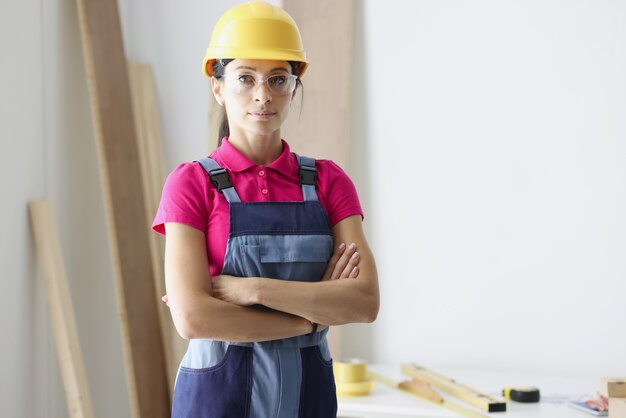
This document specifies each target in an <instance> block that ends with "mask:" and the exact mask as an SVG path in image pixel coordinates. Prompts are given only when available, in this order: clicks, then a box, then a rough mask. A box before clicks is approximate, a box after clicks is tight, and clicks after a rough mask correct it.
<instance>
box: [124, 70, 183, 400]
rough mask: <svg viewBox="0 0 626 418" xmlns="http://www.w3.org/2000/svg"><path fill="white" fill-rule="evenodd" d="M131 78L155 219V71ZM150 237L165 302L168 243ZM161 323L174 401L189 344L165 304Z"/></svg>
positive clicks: (158, 163)
mask: <svg viewBox="0 0 626 418" xmlns="http://www.w3.org/2000/svg"><path fill="white" fill-rule="evenodd" d="M128 74H129V76H130V84H131V91H132V98H133V112H134V114H135V126H136V130H137V137H138V138H139V157H140V158H139V161H140V166H141V170H142V173H143V175H142V178H143V181H144V196H145V199H146V216H147V217H148V219H149V220H150V219H154V216H155V215H156V211H157V208H158V207H159V202H160V200H161V191H162V189H163V183H164V182H165V161H164V156H163V144H162V142H161V127H160V124H159V111H158V105H157V96H156V92H155V83H154V77H153V73H152V67H151V66H150V65H149V64H141V63H138V62H135V61H132V60H129V61H128ZM146 233H147V234H148V236H149V242H150V253H151V256H152V269H153V271H154V286H155V290H156V295H155V296H156V297H157V299H161V296H163V295H164V294H165V293H166V291H165V271H164V262H165V260H164V255H165V239H164V237H163V236H161V235H160V234H157V233H155V232H153V231H152V229H151V228H146ZM159 321H160V324H161V332H162V337H163V349H164V353H165V359H166V363H167V378H168V380H169V390H170V399H171V397H172V395H173V391H174V383H175V381H176V373H177V371H178V364H179V362H180V359H181V358H182V357H183V356H184V354H185V351H186V350H187V343H188V341H187V340H184V339H183V338H181V336H180V335H179V334H178V332H177V331H176V328H175V326H174V322H173V321H172V315H171V313H170V310H169V308H168V307H167V305H165V304H164V303H161V305H160V306H159Z"/></svg>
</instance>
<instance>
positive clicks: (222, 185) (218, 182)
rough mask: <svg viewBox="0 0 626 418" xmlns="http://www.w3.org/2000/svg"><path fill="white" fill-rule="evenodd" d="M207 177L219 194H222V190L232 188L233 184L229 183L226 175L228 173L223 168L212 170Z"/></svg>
mask: <svg viewBox="0 0 626 418" xmlns="http://www.w3.org/2000/svg"><path fill="white" fill-rule="evenodd" d="M209 175H210V176H211V180H212V181H213V184H215V187H217V190H218V191H219V192H220V193H223V192H222V190H224V189H228V188H229V187H233V183H232V182H231V181H230V176H229V175H228V172H227V171H226V169H225V168H220V169H218V170H213V171H211V172H210V173H209Z"/></svg>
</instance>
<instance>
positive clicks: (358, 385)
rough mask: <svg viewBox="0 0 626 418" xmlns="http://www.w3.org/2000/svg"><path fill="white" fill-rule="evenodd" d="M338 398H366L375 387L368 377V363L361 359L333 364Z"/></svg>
mask: <svg viewBox="0 0 626 418" xmlns="http://www.w3.org/2000/svg"><path fill="white" fill-rule="evenodd" d="M333 372H334V374H335V386H336V387H337V396H365V395H368V394H369V393H370V391H371V390H372V388H373V387H374V382H373V381H372V380H371V379H368V377H367V363H365V362H364V361H363V360H359V359H346V360H340V361H337V360H336V361H334V362H333Z"/></svg>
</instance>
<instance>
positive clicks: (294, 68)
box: [213, 58, 304, 147]
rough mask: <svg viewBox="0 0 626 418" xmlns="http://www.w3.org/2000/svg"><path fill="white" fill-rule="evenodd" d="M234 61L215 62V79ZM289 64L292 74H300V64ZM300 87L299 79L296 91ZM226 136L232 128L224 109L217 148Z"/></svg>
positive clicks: (219, 77) (295, 62)
mask: <svg viewBox="0 0 626 418" xmlns="http://www.w3.org/2000/svg"><path fill="white" fill-rule="evenodd" d="M231 61H233V59H232V58H221V59H218V60H216V61H215V64H213V77H215V78H217V79H218V80H219V79H221V78H222V76H223V75H224V70H225V69H226V66H227V65H228V64H229V63H230V62H231ZM287 62H288V63H289V65H290V66H291V73H292V74H298V73H299V71H298V70H299V68H300V64H301V63H300V62H297V61H287ZM298 86H300V87H302V81H301V80H300V78H299V77H298V79H297V80H296V89H297V88H298ZM302 100H304V93H303V95H302ZM300 111H302V106H300ZM225 136H230V127H229V126H228V115H227V114H226V109H225V108H224V109H223V111H222V115H221V117H220V127H219V130H218V133H217V146H218V147H219V146H220V145H222V138H224V137H225Z"/></svg>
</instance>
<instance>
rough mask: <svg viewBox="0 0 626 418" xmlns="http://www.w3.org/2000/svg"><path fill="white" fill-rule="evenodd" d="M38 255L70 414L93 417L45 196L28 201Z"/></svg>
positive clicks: (62, 266) (68, 290)
mask: <svg viewBox="0 0 626 418" xmlns="http://www.w3.org/2000/svg"><path fill="white" fill-rule="evenodd" d="M28 211H29V215H30V223H31V225H32V228H33V236H34V239H35V248H36V250H37V258H38V259H39V265H40V268H41V274H42V276H43V281H44V284H45V288H46V295H47V296H48V309H49V311H50V320H51V322H52V328H53V331H54V339H55V341H56V348H57V356H58V358H59V368H60V369H61V377H62V378H63V386H64V387H65V398H66V400H67V408H68V410H69V417H70V418H93V417H94V414H93V406H92V404H91V395H90V394H89V385H88V383H87V374H86V372H85V363H84V361H83V354H82V351H81V349H80V343H79V339H78V331H77V329H76V317H75V315H74V305H73V304H72V298H71V296H70V289H69V284H68V281H67V274H66V271H65V263H64V261H63V254H62V251H61V243H60V239H59V234H58V232H57V226H56V222H55V220H54V215H53V210H52V204H51V203H50V201H49V200H48V199H39V200H35V201H32V202H29V203H28Z"/></svg>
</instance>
